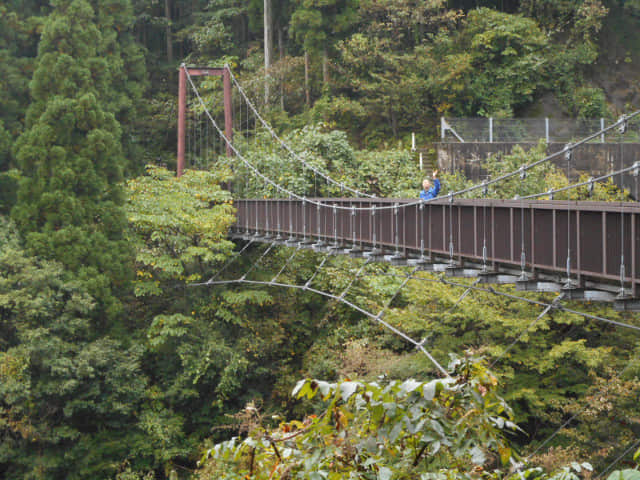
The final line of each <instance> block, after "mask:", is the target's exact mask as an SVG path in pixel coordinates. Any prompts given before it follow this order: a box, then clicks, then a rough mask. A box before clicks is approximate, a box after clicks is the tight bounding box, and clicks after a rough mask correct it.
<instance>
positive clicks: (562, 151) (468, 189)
mask: <svg viewBox="0 0 640 480" xmlns="http://www.w3.org/2000/svg"><path fill="white" fill-rule="evenodd" d="M186 73H187V79H188V80H189V83H190V84H191V87H192V89H193V90H194V93H195V94H196V96H197V98H198V100H199V102H200V104H201V106H202V107H203V108H204V111H205V113H206V114H207V116H208V117H209V120H210V121H211V122H212V124H213V126H214V128H215V129H216V130H217V131H218V134H219V135H220V136H221V137H222V138H223V140H224V141H225V142H226V144H227V145H228V146H229V147H230V148H231V150H232V151H233V152H234V153H235V154H236V156H237V157H238V158H239V159H240V160H241V161H242V162H243V163H244V164H245V165H246V166H247V167H248V168H249V169H250V170H252V171H253V172H254V174H255V175H257V176H258V177H260V178H262V179H263V180H264V181H265V182H267V183H269V184H270V185H272V186H273V187H275V188H276V189H277V190H279V191H281V192H283V193H286V194H287V195H288V196H290V197H293V198H296V199H298V200H303V201H307V202H309V203H311V204H314V205H318V206H322V207H331V208H333V207H334V205H333V204H331V205H327V204H326V203H323V202H318V201H315V200H311V199H308V198H306V197H304V196H300V195H298V194H296V193H294V192H292V191H290V190H288V189H286V188H284V187H282V186H281V185H279V184H278V183H276V182H274V181H273V180H271V179H270V178H269V177H267V176H266V175H264V174H263V173H261V172H260V171H259V170H258V169H257V168H256V167H255V166H254V165H253V164H251V162H249V161H248V160H247V159H246V158H244V156H243V155H242V154H241V153H240V152H239V151H238V149H237V148H236V147H235V146H234V145H233V144H232V143H231V142H230V140H229V139H228V138H227V137H226V136H225V134H224V132H222V130H221V129H220V127H219V126H218V124H217V122H216V121H215V120H214V118H213V116H212V115H211V113H210V112H209V109H208V108H207V106H206V105H205V104H204V101H203V100H202V97H201V96H200V93H199V92H198V90H197V89H196V87H195V84H194V83H193V80H192V78H191V76H190V75H189V71H188V70H187V72H186ZM637 115H640V110H639V111H636V112H634V113H632V114H630V115H627V116H623V117H621V119H620V120H618V121H617V122H616V123H613V124H612V125H610V126H609V127H606V128H604V129H602V130H600V131H598V132H596V133H594V134H592V135H590V136H588V137H585V138H584V139H582V140H580V141H578V142H576V143H574V144H572V145H571V146H567V147H565V150H560V151H558V152H556V153H553V154H551V155H548V156H547V157H545V158H542V159H541V160H538V161H536V162H533V163H531V164H529V165H523V166H521V167H520V168H518V169H517V170H514V171H512V172H509V173H507V174H504V175H501V176H500V177H497V178H495V179H492V180H485V181H483V182H482V183H478V184H475V185H472V186H470V187H467V188H465V189H462V190H458V191H456V192H450V193H449V196H450V198H451V199H453V197H455V196H459V195H462V194H465V193H468V192H471V191H474V190H476V189H478V188H486V187H487V186H488V185H492V184H494V183H497V182H499V181H502V180H505V179H507V178H510V177H512V176H514V175H517V174H520V173H521V172H522V171H523V170H524V171H526V170H528V169H530V168H533V167H535V166H537V165H539V164H541V163H544V162H547V161H549V160H551V159H552V158H555V157H557V156H559V155H560V154H561V153H564V152H565V151H566V150H572V149H573V148H575V147H577V146H579V145H582V144H583V143H586V142H588V141H590V140H592V139H593V138H596V137H597V136H599V135H601V134H603V133H605V132H607V131H609V130H611V129H613V128H615V127H617V126H618V125H619V124H621V123H623V122H626V121H627V120H629V119H631V118H633V117H635V116H637ZM633 168H634V167H628V168H627V169H623V171H628V170H631V169H633ZM618 173H621V171H619V172H614V173H613V174H609V175H608V176H612V175H615V174H618ZM606 177H607V176H603V178H606ZM585 183H588V182H583V183H580V184H576V185H575V186H572V187H571V188H575V187H577V186H581V185H584V184H585ZM566 189H568V188H567V187H564V188H563V189H558V191H561V190H566ZM544 194H548V192H545V193H541V194H540V196H542V195H544ZM434 200H435V198H431V199H427V200H416V201H412V202H409V203H405V204H402V205H400V208H406V207H410V206H413V205H418V204H420V203H428V202H431V201H434ZM335 207H336V208H337V209H340V210H351V209H352V207H351V206H342V205H335ZM353 208H355V209H356V210H360V211H367V210H371V208H372V207H353ZM377 208H378V209H379V210H385V209H393V208H396V206H395V205H387V206H385V205H379V206H377Z"/></svg>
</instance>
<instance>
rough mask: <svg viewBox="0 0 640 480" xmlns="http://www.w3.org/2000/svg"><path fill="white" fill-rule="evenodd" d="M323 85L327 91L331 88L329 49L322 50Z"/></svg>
mask: <svg viewBox="0 0 640 480" xmlns="http://www.w3.org/2000/svg"><path fill="white" fill-rule="evenodd" d="M322 84H323V86H324V88H325V89H328V88H329V54H328V53H327V47H324V49H323V50H322Z"/></svg>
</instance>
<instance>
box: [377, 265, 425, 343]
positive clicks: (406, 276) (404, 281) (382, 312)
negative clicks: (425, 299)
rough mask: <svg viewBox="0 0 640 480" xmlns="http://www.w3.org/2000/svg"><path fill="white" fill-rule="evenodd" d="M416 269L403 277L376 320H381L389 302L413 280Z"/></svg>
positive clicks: (389, 304)
mask: <svg viewBox="0 0 640 480" xmlns="http://www.w3.org/2000/svg"><path fill="white" fill-rule="evenodd" d="M418 268H419V267H418V266H416V267H414V269H413V270H412V271H411V272H409V273H408V274H407V275H405V279H404V280H403V281H402V283H401V284H400V286H399V287H398V288H397V289H396V291H395V292H394V294H393V295H392V296H391V298H390V299H389V301H387V303H386V304H385V305H384V307H382V310H380V311H379V312H378V315H376V318H378V319H380V318H382V316H383V315H384V314H385V312H386V311H387V309H388V308H389V307H390V306H391V302H393V301H394V300H395V299H396V297H397V296H398V295H399V294H400V291H401V290H402V289H403V288H404V287H405V285H406V284H407V283H409V280H412V279H413V278H415V277H414V276H413V274H414V273H416V271H418ZM421 345H422V343H421Z"/></svg>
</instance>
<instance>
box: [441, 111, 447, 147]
mask: <svg viewBox="0 0 640 480" xmlns="http://www.w3.org/2000/svg"><path fill="white" fill-rule="evenodd" d="M445 124H446V122H445V121H444V117H440V140H442V141H443V142H444V132H445V130H446V127H445Z"/></svg>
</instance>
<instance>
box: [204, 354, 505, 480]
mask: <svg viewBox="0 0 640 480" xmlns="http://www.w3.org/2000/svg"><path fill="white" fill-rule="evenodd" d="M450 368H452V374H453V377H452V378H446V379H442V380H439V379H434V380H431V381H426V382H420V381H416V380H413V379H408V380H405V381H404V382H396V381H384V380H383V381H382V382H368V383H365V382H358V381H343V382H340V383H337V384H336V383H329V382H325V381H321V380H301V381H300V382H298V384H297V385H296V387H295V388H294V390H293V392H292V395H293V396H294V397H297V398H308V399H313V398H314V397H318V398H319V399H322V400H323V401H324V402H325V405H324V406H323V407H322V408H321V413H320V414H318V415H310V416H307V417H306V418H305V419H304V420H303V421H298V420H294V421H292V422H287V423H281V424H280V425H279V427H278V428H276V429H268V428H265V427H264V426H262V425H261V424H260V422H256V423H258V425H256V426H255V427H254V428H251V430H250V431H249V432H248V435H247V437H246V438H245V439H240V438H234V439H232V440H230V441H227V442H224V443H222V444H219V445H216V446H215V447H214V448H212V449H210V450H208V451H207V453H206V455H205V457H204V459H203V462H201V463H203V468H202V472H201V475H200V478H211V477H213V476H215V477H216V478H240V477H241V476H242V475H247V476H249V477H250V478H256V479H260V478H265V479H266V478H329V479H338V478H345V477H347V476H348V477H349V478H363V479H365V478H386V479H389V478H392V477H396V478H429V475H428V474H429V473H436V474H444V473H445V471H446V475H447V478H458V477H459V478H465V477H466V475H469V474H471V473H472V472H478V471H482V469H483V467H487V466H489V465H496V464H500V463H502V464H507V463H508V461H509V459H510V458H511V456H512V453H511V449H510V447H509V445H508V442H507V441H506V438H505V435H506V433H508V432H510V431H514V430H515V429H516V428H517V427H516V425H515V424H514V423H513V422H512V416H511V411H510V409H509V407H508V406H507V405H506V403H505V402H504V401H503V400H502V399H501V398H500V397H498V396H497V395H496V388H495V387H496V385H497V381H496V378H495V377H493V375H492V374H491V373H490V372H488V371H487V370H486V368H485V367H484V366H483V365H482V364H480V363H479V362H477V361H473V360H469V359H465V360H461V359H454V360H453V362H452V364H451V366H450ZM251 409H253V410H251ZM247 410H248V413H251V414H253V417H254V418H256V419H258V420H260V418H259V414H258V413H257V412H255V408H253V407H252V406H247Z"/></svg>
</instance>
